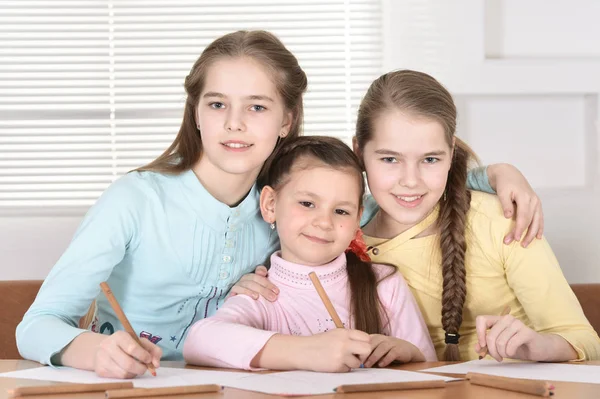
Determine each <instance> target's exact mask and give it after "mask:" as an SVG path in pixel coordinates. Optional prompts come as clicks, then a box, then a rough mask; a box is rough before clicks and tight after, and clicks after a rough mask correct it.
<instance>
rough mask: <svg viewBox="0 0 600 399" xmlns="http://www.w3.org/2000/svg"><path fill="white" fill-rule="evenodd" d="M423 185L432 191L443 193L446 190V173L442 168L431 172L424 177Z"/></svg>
mask: <svg viewBox="0 0 600 399" xmlns="http://www.w3.org/2000/svg"><path fill="white" fill-rule="evenodd" d="M425 176H426V177H425V179H424V180H425V184H427V187H428V188H429V189H430V190H432V191H440V192H442V191H444V190H445V189H446V182H447V181H448V172H447V171H446V169H444V168H439V170H432V171H430V172H429V173H427V174H426V175H425Z"/></svg>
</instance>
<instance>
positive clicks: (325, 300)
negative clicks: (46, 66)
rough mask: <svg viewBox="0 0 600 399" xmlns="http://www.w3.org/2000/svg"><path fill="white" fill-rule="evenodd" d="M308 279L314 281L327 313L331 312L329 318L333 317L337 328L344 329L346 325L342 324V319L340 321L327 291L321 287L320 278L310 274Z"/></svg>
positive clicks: (313, 273) (312, 273)
mask: <svg viewBox="0 0 600 399" xmlns="http://www.w3.org/2000/svg"><path fill="white" fill-rule="evenodd" d="M308 277H310V280H311V281H312V283H313V285H314V286H315V289H316V290H317V293H318V294H319V296H320V297H321V301H323V304H324V305H325V308H327V312H329V316H331V319H332V320H333V323H334V324H335V326H336V327H337V328H344V323H342V319H340V316H338V314H337V312H336V311H335V308H334V307H333V304H332V303H331V300H330V299H329V297H328V296H327V293H326V292H325V289H324V288H323V286H322V285H321V282H320V281H319V277H317V274H316V273H315V272H310V273H308Z"/></svg>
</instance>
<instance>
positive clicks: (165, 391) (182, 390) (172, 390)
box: [104, 384, 223, 399]
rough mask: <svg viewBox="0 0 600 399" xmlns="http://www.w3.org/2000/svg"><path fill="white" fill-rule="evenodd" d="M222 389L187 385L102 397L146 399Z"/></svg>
mask: <svg viewBox="0 0 600 399" xmlns="http://www.w3.org/2000/svg"><path fill="white" fill-rule="evenodd" d="M222 389H223V387H222V386H220V385H215V384H207V385H188V386H181V387H165V388H133V389H118V390H116V391H106V392H105V394H104V397H105V398H106V399H116V398H148V397H151V396H170V395H189V394H194V393H206V392H219V391H220V390H222Z"/></svg>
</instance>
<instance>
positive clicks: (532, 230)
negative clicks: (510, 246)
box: [521, 211, 540, 248]
mask: <svg viewBox="0 0 600 399" xmlns="http://www.w3.org/2000/svg"><path fill="white" fill-rule="evenodd" d="M539 223H540V217H539V215H538V214H537V211H535V212H534V215H533V220H532V222H531V225H529V228H528V229H527V235H525V238H523V241H522V242H521V245H522V246H523V248H527V246H528V245H529V244H531V241H533V239H534V238H535V236H536V235H537V232H538V230H539Z"/></svg>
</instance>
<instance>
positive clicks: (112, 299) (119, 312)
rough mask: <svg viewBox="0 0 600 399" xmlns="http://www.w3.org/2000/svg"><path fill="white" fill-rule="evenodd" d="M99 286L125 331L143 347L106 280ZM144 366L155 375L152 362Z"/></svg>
mask: <svg viewBox="0 0 600 399" xmlns="http://www.w3.org/2000/svg"><path fill="white" fill-rule="evenodd" d="M100 288H102V292H104V295H106V299H108V302H109V303H110V306H111V307H112V308H113V310H114V312H115V314H116V315H117V318H118V319H119V321H120V322H121V324H122V325H123V327H124V328H125V331H127V332H128V333H129V335H131V337H132V338H133V339H134V340H136V341H137V343H138V344H140V346H141V347H142V348H143V346H142V342H141V341H140V338H139V337H138V336H137V334H136V333H135V331H133V327H132V326H131V323H129V320H127V316H125V313H123V309H121V305H119V302H117V298H115V296H114V294H113V292H112V290H111V289H110V287H109V286H108V284H107V283H106V282H103V283H100ZM146 367H148V371H149V372H150V374H152V375H153V376H155V377H156V369H155V368H154V365H153V364H152V363H147V364H146Z"/></svg>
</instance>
